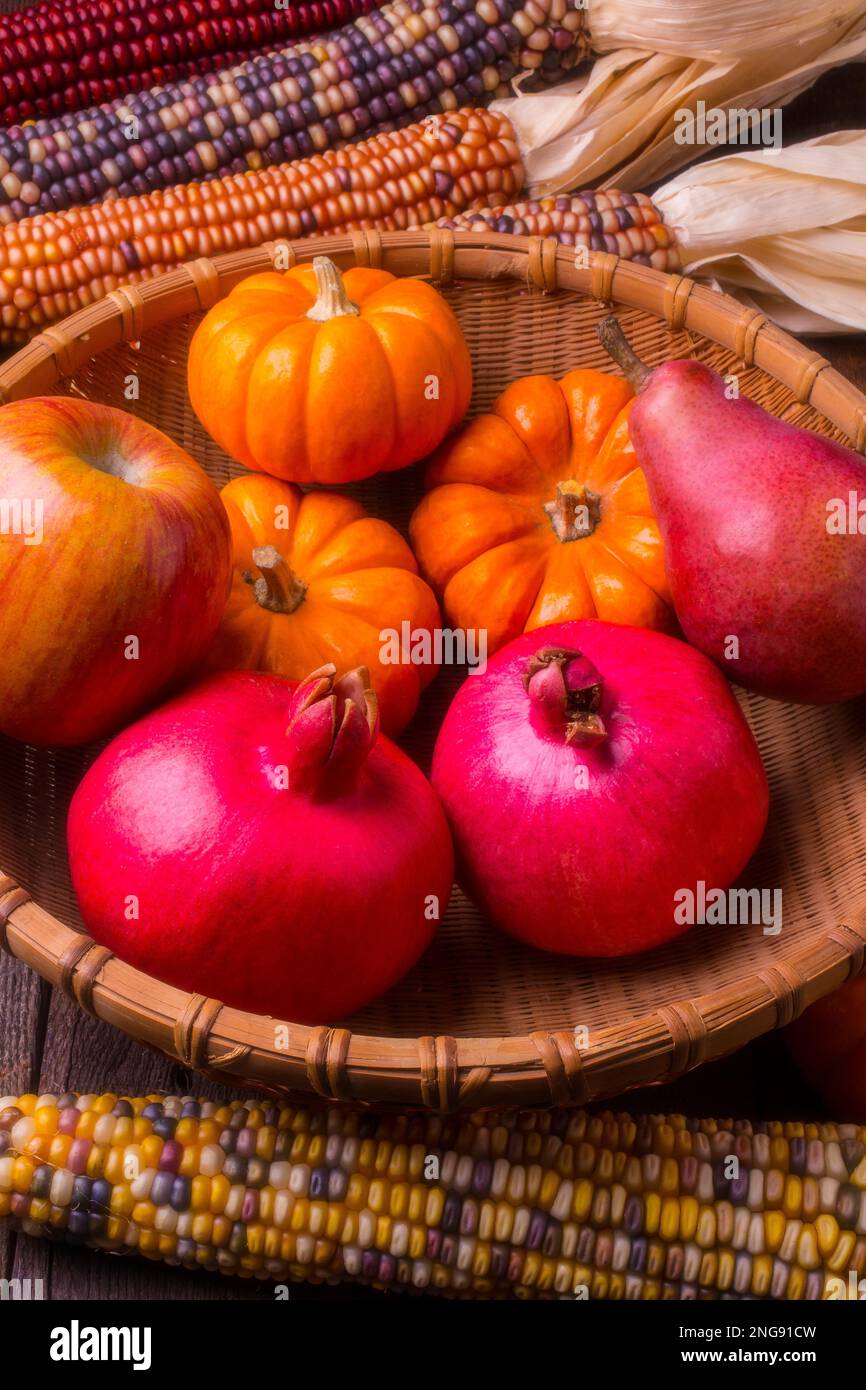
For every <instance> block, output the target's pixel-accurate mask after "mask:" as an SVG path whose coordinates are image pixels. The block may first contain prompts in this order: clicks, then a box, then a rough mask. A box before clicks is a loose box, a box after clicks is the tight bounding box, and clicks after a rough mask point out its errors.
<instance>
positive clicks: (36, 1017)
mask: <svg viewBox="0 0 866 1390" xmlns="http://www.w3.org/2000/svg"><path fill="white" fill-rule="evenodd" d="M50 994H51V991H50V990H49V988H48V986H47V985H46V984H43V982H42V981H41V980H40V979H39V977H38V976H37V975H34V974H33V972H32V971H31V970H28V969H27V968H26V966H23V965H22V964H21V963H20V961H17V960H14V959H13V958H12V956H9V955H7V954H6V952H5V951H0V1095H3V1096H12V1095H23V1094H24V1093H25V1092H27V1091H29V1090H30V1089H31V1088H32V1087H33V1086H34V1084H36V1083H37V1081H38V1077H39V1070H40V1063H41V1058H42V1042H43V1033H44V1028H45V1018H46V1014H47V1010H48V1001H49V997H50ZM17 1244H18V1238H17V1237H16V1235H15V1233H14V1232H13V1231H10V1230H9V1229H8V1228H7V1227H6V1225H5V1223H4V1222H0V1279H6V1278H9V1277H10V1273H11V1269H12V1266H13V1264H14V1261H15V1251H16V1247H17Z"/></svg>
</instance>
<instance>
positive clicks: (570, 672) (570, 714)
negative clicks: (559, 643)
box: [523, 647, 607, 747]
mask: <svg viewBox="0 0 866 1390" xmlns="http://www.w3.org/2000/svg"><path fill="white" fill-rule="evenodd" d="M523 684H524V686H525V688H526V691H527V693H528V695H529V698H530V700H531V701H532V706H533V709H534V710H535V711H536V713H537V714H538V715H539V717H540V718H541V719H542V720H543V722H544V723H545V724H548V725H549V726H550V727H551V728H552V729H559V730H561V729H562V728H563V727H564V728H565V741H566V743H575V744H579V745H581V746H582V747H587V746H592V745H593V744H596V743H602V742H603V741H604V740H605V739H606V738H607V729H606V728H605V726H604V722H603V720H602V719H601V717H600V715H599V713H598V710H599V706H600V705H601V692H602V686H603V685H604V680H603V678H602V676H600V675H599V673H598V671H597V670H596V668H595V667H594V666H593V664H592V662H591V661H590V659H589V657H587V656H584V655H583V652H578V651H575V650H573V649H572V648H570V647H541V648H540V649H539V650H538V651H537V652H536V653H535V654H534V656H531V657H530V658H529V661H528V662H527V665H526V670H525V671H524V673H523Z"/></svg>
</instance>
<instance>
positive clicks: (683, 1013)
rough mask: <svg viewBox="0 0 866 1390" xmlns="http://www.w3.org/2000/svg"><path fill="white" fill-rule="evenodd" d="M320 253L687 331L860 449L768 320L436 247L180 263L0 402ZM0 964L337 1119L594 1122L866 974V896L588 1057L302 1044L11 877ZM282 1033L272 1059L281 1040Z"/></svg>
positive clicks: (162, 1047) (614, 269)
mask: <svg viewBox="0 0 866 1390" xmlns="http://www.w3.org/2000/svg"><path fill="white" fill-rule="evenodd" d="M323 253H326V254H327V255H329V256H330V257H331V258H332V259H333V260H335V261H336V263H337V264H338V265H339V266H340V267H341V268H343V269H345V268H348V267H350V266H352V265H356V264H358V265H373V266H381V267H383V268H384V269H386V270H389V271H391V272H392V273H394V274H396V275H400V276H406V275H421V276H427V277H429V278H431V279H432V280H433V281H434V282H435V283H437V284H439V285H440V286H443V287H444V286H448V285H450V284H451V283H452V282H464V281H518V282H522V283H523V284H524V285H526V286H527V287H529V288H531V289H535V290H536V291H538V290H540V291H543V292H544V293H545V294H555V293H556V291H557V290H569V291H575V292H577V294H579V295H581V296H586V297H589V298H591V299H593V300H596V301H602V302H604V303H606V304H611V305H620V306H623V307H625V308H630V309H635V310H640V311H642V312H643V313H644V314H646V315H649V316H651V317H653V318H656V319H659V320H663V321H664V323H665V324H666V325H667V327H668V328H669V329H670V330H672V331H686V332H689V331H692V332H694V333H695V334H698V335H701V336H702V337H703V338H705V339H708V340H710V342H712V343H714V344H718V345H719V346H720V347H722V348H724V349H727V350H728V351H729V352H731V353H733V354H734V355H735V356H736V358H737V359H738V360H739V361H740V362H741V363H742V364H743V366H744V367H746V368H751V367H754V368H757V369H760V371H762V372H764V373H766V374H767V375H768V376H770V377H771V378H773V379H774V380H775V381H776V382H779V383H781V384H782V385H783V386H784V387H786V388H787V389H788V390H789V391H790V392H791V393H792V394H793V396H794V398H795V400H796V401H798V402H800V403H802V404H804V405H806V404H808V405H809V406H811V407H813V408H814V410H816V411H817V412H819V413H820V414H821V415H822V416H824V417H825V419H826V420H827V421H829V422H830V423H831V424H832V425H834V426H835V427H836V429H837V430H838V431H840V432H842V433H843V434H844V435H846V436H847V438H848V439H849V440H850V441H851V442H852V443H853V445H854V446H855V447H856V448H857V449H859V450H861V451H862V450H864V448H866V397H864V396H863V395H862V394H861V393H860V392H859V391H858V390H857V389H856V387H854V386H853V385H852V384H851V383H850V382H847V381H846V380H845V379H844V378H843V377H842V376H840V375H839V373H838V372H836V371H835V370H834V369H833V368H832V367H831V366H830V364H829V363H828V362H827V361H826V359H825V358H823V357H822V356H821V355H820V354H818V353H815V352H811V351H809V350H808V349H806V348H805V347H803V346H802V345H800V344H799V343H797V342H796V341H795V340H794V339H793V338H791V337H790V336H789V335H788V334H786V333H784V332H783V331H782V330H780V329H779V328H777V327H776V326H775V325H773V324H772V323H770V322H769V321H768V320H767V319H766V317H765V316H764V315H763V314H761V313H760V312H758V311H756V310H754V309H749V308H746V307H744V306H743V305H741V304H739V303H737V302H736V301H735V300H734V299H732V298H730V297H728V296H726V295H723V294H720V293H718V292H716V291H714V290H711V289H709V288H706V287H703V286H701V285H698V284H696V283H695V282H694V281H692V280H691V279H689V278H687V277H684V276H680V275H675V274H673V275H666V274H662V273H660V272H657V271H654V270H651V269H649V268H647V267H644V266H641V265H635V264H634V263H632V262H628V261H622V260H620V259H619V258H618V257H616V256H612V255H607V254H603V253H589V254H588V255H587V253H585V252H583V251H581V250H578V251H575V250H574V249H573V248H569V247H563V246H560V245H559V244H558V243H557V242H555V241H554V240H553V239H543V238H540V237H532V238H528V237H513V236H507V235H502V234H496V233H489V234H478V233H475V232H471V233H470V232H457V233H452V232H448V231H442V230H435V229H434V230H416V231H410V232H390V233H378V232H374V231H366V232H356V233H353V234H351V235H349V236H339V237H327V238H323V237H317V238H309V239H307V240H304V241H301V242H295V243H289V242H269V243H266V244H265V245H263V246H261V247H259V248H257V249H255V250H245V251H240V252H236V253H232V254H228V255H224V256H220V257H218V258H216V259H214V260H208V259H201V260H198V261H192V262H190V263H187V264H185V265H183V266H181V267H179V268H178V269H176V270H174V271H171V272H169V273H167V274H165V275H163V276H161V277H159V278H155V279H152V280H149V281H144V282H142V283H141V284H137V285H131V286H127V287H124V288H121V289H118V290H116V291H114V292H113V293H112V294H110V295H108V296H107V297H106V298H105V299H102V300H100V301H98V302H97V303H94V304H93V305H91V306H89V307H87V308H85V309H82V310H80V311H79V312H78V313H76V314H74V315H73V316H71V317H70V318H68V319H66V320H65V321H64V322H63V323H62V324H60V325H56V326H53V327H51V328H50V329H46V330H45V331H44V332H42V333H41V334H40V335H39V336H38V337H36V338H34V339H33V340H32V341H31V342H30V343H29V344H28V345H27V346H26V347H24V348H22V349H21V350H20V351H19V352H18V353H16V354H15V356H14V357H12V358H11V359H10V360H9V361H7V362H6V364H5V365H4V366H3V367H2V368H0V401H2V402H4V403H5V402H8V401H12V400H17V399H22V398H24V397H27V396H32V395H38V394H40V393H44V392H50V391H51V390H53V389H55V388H57V387H58V385H60V384H61V383H62V382H63V380H64V379H65V378H68V377H70V376H72V375H73V374H74V373H75V372H76V371H77V370H78V369H80V368H81V367H82V366H83V365H84V364H85V363H86V362H88V361H89V360H90V359H91V358H92V357H94V356H95V355H96V354H100V353H104V352H106V351H108V350H110V349H111V348H113V347H116V346H117V345H118V344H122V343H130V342H138V341H139V340H140V339H141V338H142V337H143V336H144V335H145V334H147V333H148V332H150V331H151V330H153V329H155V328H158V327H160V326H161V325H164V324H166V323H168V322H169V321H171V320H174V319H177V318H180V317H182V316H188V315H193V314H195V313H197V312H200V311H202V310H207V309H208V308H210V307H211V306H212V305H213V304H215V303H216V302H217V301H218V300H219V299H220V298H222V297H223V296H224V295H225V294H227V293H228V292H229V291H230V290H231V289H232V288H233V287H234V286H235V285H236V284H238V283H239V282H240V281H241V280H242V279H244V278H245V277H246V276H248V275H250V274H253V273H255V272H257V271H261V270H265V269H271V268H273V267H274V265H276V266H277V268H279V269H286V268H288V266H290V265H292V264H295V263H301V262H304V261H309V260H311V259H312V258H313V257H314V256H316V255H320V254H323ZM0 946H3V947H5V949H7V950H8V951H9V952H11V954H12V955H14V956H16V957H18V958H19V959H20V960H22V961H23V962H25V963H26V964H27V965H28V966H30V967H32V968H33V969H35V970H36V971H38V972H39V974H40V975H42V976H43V977H44V978H45V979H46V980H47V981H48V982H49V983H50V984H51V985H53V986H56V987H59V988H61V989H63V990H65V991H66V992H67V993H69V994H70V995H71V996H72V997H73V998H74V999H75V1000H76V1001H77V1002H78V1004H79V1005H80V1006H81V1007H82V1008H84V1009H85V1010H88V1011H89V1012H92V1013H93V1014H95V1015H96V1016H97V1017H99V1018H101V1019H103V1020H105V1021H107V1022H109V1023H112V1024H114V1025H115V1026H117V1027H119V1028H121V1029H123V1030H124V1031H126V1032H127V1033H129V1034H131V1035H132V1036H133V1037H135V1038H137V1039H138V1040H139V1041H141V1042H143V1043H145V1044H147V1045H149V1046H151V1047H154V1048H156V1049H157V1050H159V1051H161V1052H164V1053H166V1054H167V1055H169V1056H171V1057H173V1058H176V1059H177V1060H178V1061H180V1062H181V1063H183V1064H184V1065H186V1066H189V1067H192V1068H195V1069H197V1070H200V1071H202V1072H204V1073H206V1074H209V1075H214V1076H216V1077H218V1078H219V1079H220V1080H221V1081H223V1082H232V1081H234V1082H236V1083H239V1084H240V1083H243V1084H246V1085H249V1084H253V1085H255V1086H258V1087H260V1088H262V1089H264V1090H269V1091H272V1092H274V1093H280V1094H293V1095H307V1096H309V1095H310V1094H311V1093H315V1094H317V1095H319V1096H321V1097H324V1098H326V1099H328V1100H330V1101H343V1102H353V1103H356V1104H367V1105H373V1106H379V1107H387V1106H390V1105H399V1106H402V1107H413V1108H414V1107H423V1108H429V1109H434V1110H440V1111H451V1110H454V1109H458V1108H463V1107H468V1106H472V1107H474V1108H477V1107H479V1106H499V1107H501V1106H503V1105H527V1106H531V1105H550V1104H585V1103H586V1102H587V1101H590V1100H593V1099H597V1098H600V1097H603V1096H609V1095H612V1094H616V1093H617V1092H618V1091H622V1090H625V1089H628V1088H631V1087H634V1086H638V1085H645V1084H648V1083H651V1082H660V1081H664V1080H670V1079H672V1078H673V1077H675V1076H678V1075H680V1074H682V1073H683V1072H685V1071H687V1070H690V1069H691V1068H693V1067H695V1066H697V1065H700V1064H701V1063H703V1062H705V1061H708V1060H711V1059H713V1058H716V1057H719V1056H721V1055H723V1054H725V1053H727V1052H730V1051H732V1050H734V1049H735V1048H736V1047H739V1046H742V1045H743V1044H744V1043H746V1042H748V1041H750V1040H751V1039H752V1038H754V1037H757V1036H758V1035H759V1034H761V1033H764V1032H766V1031H768V1030H769V1029H771V1028H774V1027H780V1026H783V1025H785V1024H787V1023H789V1022H790V1021H791V1020H792V1019H794V1018H795V1017H797V1015H798V1014H799V1013H800V1012H801V1011H802V1010H803V1009H804V1008H806V1007H807V1006H808V1005H809V1004H811V1003H813V1002H814V1001H815V1000H816V999H818V998H820V997H821V996H822V995H824V994H826V993H828V992H830V991H831V990H832V989H835V988H837V987H838V986H839V985H840V984H842V983H843V982H844V980H846V979H847V978H849V977H850V976H852V975H854V974H856V973H858V972H859V971H860V970H861V969H862V968H863V966H864V962H866V885H864V897H863V900H862V902H860V903H857V904H854V905H853V907H852V911H851V912H850V914H849V915H843V916H842V917H841V918H840V920H839V921H838V922H837V923H835V925H833V926H832V927H830V928H829V929H827V930H824V931H822V932H821V933H820V934H819V935H817V936H816V937H813V938H810V940H809V941H808V942H807V943H806V944H805V945H801V946H799V947H798V948H796V949H792V950H791V951H790V952H789V953H786V954H785V955H784V956H780V957H776V958H774V961H773V963H772V964H770V965H768V966H767V967H766V968H764V969H761V970H758V971H752V972H750V973H746V974H744V975H743V976H742V977H741V978H738V979H737V981H736V983H735V984H733V985H732V984H728V985H725V986H724V987H721V988H716V989H711V990H708V991H706V992H703V993H700V994H697V995H695V996H694V997H691V998H685V999H676V998H672V999H671V1000H670V1002H668V1003H666V1004H665V1005H663V1006H660V1007H656V1008H654V1009H653V1010H651V1011H648V1012H647V1013H646V1014H645V1015H644V1016H642V1017H640V1018H637V1019H635V1018H632V1019H630V1020H629V1021H628V1022H627V1023H624V1024H617V1025H612V1026H608V1027H599V1028H594V1029H593V1035H592V1042H591V1045H589V1046H586V1047H579V1046H578V1045H577V1043H576V1041H575V1037H574V1030H572V1029H542V1030H536V1031H533V1032H530V1033H523V1034H516V1035H512V1036H504V1037H503V1036H494V1037H474V1036H459V1037H455V1036H432V1035H431V1036H423V1037H417V1038H411V1037H402V1036H401V1037H389V1036H376V1035H373V1034H368V1033H364V1032H354V1031H350V1030H349V1029H348V1028H345V1027H328V1026H320V1027H306V1026H304V1025H299V1024H294V1023H291V1022H289V1021H286V1022H285V1023H282V1022H280V1021H279V1020H275V1019H272V1018H266V1017H263V1016H259V1015H252V1014H248V1013H245V1012H243V1011H241V1010H238V1009H235V1008H232V1007H231V1006H228V1005H223V1004H222V1003H220V1002H219V1001H217V1000H213V999H208V998H206V997H205V996H203V995H200V994H192V993H187V992H185V991H182V990H179V989H176V988H174V987H172V986H170V985H166V984H164V983H163V982H161V981H159V980H157V979H155V978H153V977H152V976H149V975H146V974H144V973H143V972H141V971H139V970H137V969H134V968H133V967H132V966H130V965H128V964H126V963H125V962H124V961H122V960H120V959H119V958H117V957H116V956H114V955H113V954H112V953H111V952H110V951H109V950H107V949H106V948H105V947H102V946H100V945H98V944H97V943H96V942H94V941H93V940H92V939H91V938H90V937H89V936H87V935H86V934H84V933H83V932H81V931H78V930H74V929H72V928H70V927H69V926H67V925H65V924H64V923H63V922H61V921H60V920H59V919H58V918H57V917H55V916H53V915H52V914H51V913H50V912H48V911H46V910H45V909H44V908H42V907H40V906H39V904H38V903H37V902H35V901H34V900H33V899H32V898H31V897H30V894H29V893H28V892H27V890H26V889H25V888H23V887H21V886H19V884H18V883H17V882H16V881H15V879H14V878H13V877H11V876H10V875H7V874H2V873H0ZM278 1035H279V1043H277V1037H278Z"/></svg>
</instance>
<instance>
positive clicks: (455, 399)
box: [187, 256, 472, 483]
mask: <svg viewBox="0 0 866 1390" xmlns="http://www.w3.org/2000/svg"><path fill="white" fill-rule="evenodd" d="M187 381H188V386H189V396H190V400H191V401H192V405H193V409H194V410H195V412H196V414H197V415H198V417H199V419H200V420H201V422H202V424H203V425H204V427H205V429H206V430H208V432H209V433H210V434H211V435H212V436H213V438H214V439H215V440H216V441H217V443H218V444H220V445H221V446H222V447H223V448H224V449H225V450H226V452H227V453H229V454H231V455H232V456H233V457H234V458H236V459H239V460H240V462H241V463H243V464H245V465H246V467H247V468H255V469H258V470H260V471H261V472H263V473H271V474H272V475H273V476H274V477H276V478H288V479H291V480H292V481H293V482H298V483H309V482H319V483H346V482H352V481H355V480H357V479H359V478H367V477H369V476H370V475H371V474H372V473H378V472H379V470H380V469H392V468H403V467H404V466H405V465H406V464H409V463H414V462H415V461H416V460H417V459H419V458H423V457H424V455H425V454H428V453H430V451H431V450H432V449H434V448H435V447H436V445H437V444H439V443H440V442H441V440H442V439H444V437H445V435H446V434H447V433H448V431H449V430H451V429H453V428H454V426H455V425H457V424H459V422H460V421H461V420H462V418H463V416H464V415H465V413H466V409H467V407H468V405H469V398H470V396H471V394H472V365H471V362H470V360H469V350H468V348H467V346H466V343H465V340H464V338H463V334H462V332H461V331H460V326H459V324H458V322H457V320H456V318H455V317H454V315H453V314H452V312H451V310H450V309H449V308H448V305H447V304H446V303H445V300H444V299H443V298H442V297H441V295H440V294H438V293H437V291H436V290H434V289H433V287H432V285H428V284H425V283H424V282H423V281H422V280H411V279H397V278H396V277H395V276H393V275H390V274H388V272H387V271H384V270H371V269H365V268H362V267H357V268H355V269H353V270H349V271H347V272H346V274H345V275H344V276H341V275H340V272H339V271H338V270H337V267H336V266H335V265H334V263H333V262H332V261H330V260H329V259H328V258H327V257H326V256H317V257H316V259H315V260H314V261H313V264H312V265H301V266H296V267H295V268H294V269H293V270H289V271H287V272H286V273H285V274H277V273H276V272H267V273H265V274H262V275H253V276H251V277H250V278H249V279H248V280H243V281H242V282H241V284H239V285H238V286H237V287H236V288H235V289H234V290H232V292H231V294H230V295H228V297H227V298H226V299H224V300H222V302H221V303H219V304H217V305H215V306H214V308H213V309H211V310H210V311H209V313H208V314H206V316H205V318H204V319H203V320H202V322H201V323H200V324H199V327H198V328H197V330H196V332H195V334H194V336H193V340H192V343H191V345H190V351H189V361H188V367H187Z"/></svg>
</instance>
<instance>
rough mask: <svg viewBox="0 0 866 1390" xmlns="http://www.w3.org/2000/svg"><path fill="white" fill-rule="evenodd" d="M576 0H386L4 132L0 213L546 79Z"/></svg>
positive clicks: (565, 42) (378, 124)
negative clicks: (303, 36)
mask: <svg viewBox="0 0 866 1390" xmlns="http://www.w3.org/2000/svg"><path fill="white" fill-rule="evenodd" d="M578 4H579V0H440V2H439V3H433V0H392V3H390V4H388V5H386V6H385V7H384V8H383V9H381V10H374V11H373V12H372V13H371V14H369V15H365V16H362V17H360V18H359V19H357V20H356V21H355V22H354V23H352V24H347V25H345V26H344V27H343V28H342V29H339V30H337V31H336V32H335V33H333V34H330V35H327V36H325V37H322V38H319V39H316V40H314V41H312V42H309V43H301V44H297V45H295V46H293V47H291V48H288V49H284V50H282V51H280V52H278V53H271V54H267V55H265V56H263V57H259V58H253V59H250V61H249V62H247V63H246V64H244V65H243V66H242V67H239V68H236V69H234V70H233V71H229V72H226V71H223V72H221V73H218V74H212V75H211V76H208V77H199V78H195V79H190V80H189V81H186V82H182V83H177V84H173V85H171V86H168V87H165V88H162V89H157V90H155V91H153V92H141V93H138V94H137V95H135V96H132V97H130V98H129V99H128V100H123V101H119V102H114V103H113V104H111V105H109V106H104V107H95V108H93V109H91V110H88V111H86V112H82V113H78V114H74V115H67V116H62V117H56V118H55V119H53V120H40V121H37V122H36V123H35V125H33V126H29V127H27V128H22V127H12V128H11V129H10V130H7V131H4V132H0V222H10V221H18V220H19V219H20V218H24V217H29V216H32V215H34V214H36V213H40V212H59V211H62V210H64V209H66V208H70V207H75V206H78V205H79V204H83V203H92V202H96V201H97V200H99V199H100V198H103V197H106V196H120V197H124V196H128V195H133V194H144V193H147V192H150V191H151V190H152V189H154V188H167V187H170V186H171V185H173V184H182V183H188V182H190V181H191V180H198V179H208V178H213V177H216V176H218V175H220V174H226V173H241V172H243V171H245V170H248V169H261V168H263V167H265V166H266V165H269V164H278V163H280V162H281V161H283V160H293V159H298V158H300V157H305V156H308V155H312V154H314V153H317V152H322V151H324V150H327V149H330V148H332V147H334V146H335V145H338V144H341V143H344V142H345V141H349V140H353V139H356V138H359V137H360V136H363V135H364V134H367V133H373V132H374V131H375V130H377V129H393V128H394V127H396V126H400V125H403V124H406V123H407V122H409V121H412V120H417V119H418V118H419V117H422V116H424V115H425V114H429V113H435V112H439V111H452V110H454V109H456V108H457V107H460V106H465V105H473V104H474V105H478V104H479V103H482V102H484V101H486V100H487V99H489V98H491V97H494V96H497V95H503V94H505V93H506V92H507V91H508V84H509V82H510V79H511V78H512V77H513V76H514V75H515V74H516V73H518V72H523V73H524V75H531V74H533V73H535V74H540V75H542V76H544V77H546V78H551V79H552V78H555V77H556V76H558V75H559V74H560V73H561V72H563V71H564V70H565V69H566V68H567V67H569V66H570V65H571V64H573V63H574V61H575V60H576V58H577V56H578V54H579V52H580V43H581V29H582V23H583V12H582V11H581V10H580V9H579V8H577V6H578Z"/></svg>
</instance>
